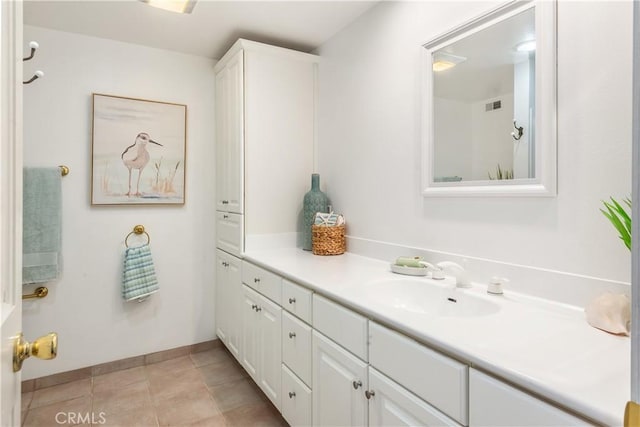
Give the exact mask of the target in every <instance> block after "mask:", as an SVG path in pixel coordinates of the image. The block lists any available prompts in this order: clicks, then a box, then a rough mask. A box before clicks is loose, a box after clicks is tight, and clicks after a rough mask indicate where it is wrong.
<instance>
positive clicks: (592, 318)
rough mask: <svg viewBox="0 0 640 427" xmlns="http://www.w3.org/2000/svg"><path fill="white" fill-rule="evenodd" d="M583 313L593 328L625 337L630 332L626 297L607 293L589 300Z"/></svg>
mask: <svg viewBox="0 0 640 427" xmlns="http://www.w3.org/2000/svg"><path fill="white" fill-rule="evenodd" d="M584 311H585V314H586V315H587V322H588V323H589V324H590V325H591V326H593V327H594V328H598V329H602V330H603V331H607V332H610V333H612V334H619V335H627V336H628V335H629V332H630V331H631V301H630V300H629V297H628V296H627V295H624V294H612V293H610V292H607V293H605V294H602V295H599V296H597V297H596V298H594V299H593V300H591V302H590V303H589V305H587V308H585V310H584Z"/></svg>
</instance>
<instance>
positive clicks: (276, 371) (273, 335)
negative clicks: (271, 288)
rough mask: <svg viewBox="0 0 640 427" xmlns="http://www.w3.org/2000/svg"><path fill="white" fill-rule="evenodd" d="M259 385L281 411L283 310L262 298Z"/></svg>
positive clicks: (260, 304) (260, 305)
mask: <svg viewBox="0 0 640 427" xmlns="http://www.w3.org/2000/svg"><path fill="white" fill-rule="evenodd" d="M257 310H258V315H259V317H260V332H259V345H258V354H259V359H258V360H259V364H258V378H260V380H259V382H258V385H259V386H260V388H261V389H262V391H263V392H264V394H266V395H267V397H268V398H269V400H271V402H272V403H273V404H274V406H275V407H276V408H278V409H280V397H281V395H280V392H281V384H282V332H281V330H282V309H281V308H280V306H279V305H277V304H274V303H273V302H271V301H269V300H268V299H267V298H265V297H263V296H260V299H259V303H258V309H257Z"/></svg>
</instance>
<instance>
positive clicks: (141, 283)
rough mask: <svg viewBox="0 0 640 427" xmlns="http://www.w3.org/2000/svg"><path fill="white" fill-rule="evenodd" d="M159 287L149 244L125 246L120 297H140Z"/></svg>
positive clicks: (132, 298) (129, 299) (131, 298)
mask: <svg viewBox="0 0 640 427" xmlns="http://www.w3.org/2000/svg"><path fill="white" fill-rule="evenodd" d="M159 289H160V287H159V286H158V280H157V279H156V271H155V268H154V267H153V259H152V258H151V249H150V248H149V245H148V244H147V245H143V246H138V247H131V248H127V250H126V252H125V254H124V270H123V274H122V298H124V299H125V300H126V301H131V300H134V299H141V298H144V297H146V296H148V295H151V294H152V293H154V292H157V291H158V290H159Z"/></svg>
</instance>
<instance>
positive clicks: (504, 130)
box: [422, 0, 557, 196]
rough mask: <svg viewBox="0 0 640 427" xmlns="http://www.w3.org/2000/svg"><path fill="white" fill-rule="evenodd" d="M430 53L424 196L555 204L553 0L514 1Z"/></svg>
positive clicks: (427, 48)
mask: <svg viewBox="0 0 640 427" xmlns="http://www.w3.org/2000/svg"><path fill="white" fill-rule="evenodd" d="M423 48H424V49H423V58H424V60H423V67H424V73H423V76H424V82H425V84H424V91H423V102H424V104H423V105H424V108H423V114H422V116H423V117H422V119H423V167H422V169H423V194H424V195H425V196H510V195H512V196H555V195H556V185H557V184H556V173H557V161H556V139H557V132H556V104H557V102H556V56H557V55H556V52H557V47H556V3H555V1H545V0H541V1H522V0H520V1H511V2H508V3H506V4H504V5H502V6H500V7H498V8H496V9H494V10H492V11H490V12H488V13H487V14H484V15H482V16H480V17H478V18H476V19H473V20H471V21H469V22H467V23H465V24H462V25H460V26H458V27H456V28H454V29H452V30H451V31H449V32H447V33H445V34H443V35H440V36H438V37H436V38H434V39H433V40H431V41H429V42H427V43H426V44H424V45H423Z"/></svg>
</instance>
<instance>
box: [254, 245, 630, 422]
mask: <svg viewBox="0 0 640 427" xmlns="http://www.w3.org/2000/svg"><path fill="white" fill-rule="evenodd" d="M244 258H245V259H247V260H249V261H251V262H253V263H255V264H258V265H260V266H262V267H264V268H267V269H269V270H271V271H273V272H275V273H278V274H279V275H281V276H283V277H285V278H288V279H290V280H292V281H295V282H297V283H299V284H301V285H304V286H306V287H309V288H311V289H313V290H314V291H316V292H318V293H321V294H323V295H325V296H327V297H329V298H332V299H334V300H336V301H338V302H340V303H342V304H344V305H346V306H348V307H351V308H353V309H354V310H356V311H359V312H361V313H363V314H365V315H367V316H368V317H370V318H371V319H373V320H376V321H379V322H380V323H382V324H386V325H388V326H391V327H392V328H394V329H397V330H399V331H401V332H404V333H405V334H407V335H409V336H411V337H413V338H415V339H417V340H418V341H421V342H424V343H425V344H428V345H430V346H433V347H435V348H437V349H440V350H442V351H444V352H446V353H448V354H450V355H452V356H454V357H456V358H458V359H460V360H463V361H466V362H468V363H470V364H473V365H474V366H476V367H479V368H482V369H484V370H486V371H488V372H491V373H494V374H495V375H497V376H499V377H502V378H503V379H505V380H508V381H510V382H512V383H514V384H517V385H519V386H521V387H523V388H525V389H528V390H530V391H532V392H535V393H538V394H540V395H542V396H546V397H548V398H549V399H551V400H553V401H555V402H557V403H558V404H559V405H561V406H565V407H566V408H568V409H570V410H573V411H575V412H577V413H580V414H583V415H584V416H586V417H588V418H591V419H593V420H595V421H597V422H599V423H603V424H606V425H611V426H618V425H622V424H623V415H624V407H625V404H626V402H627V401H628V400H629V397H630V352H631V347H630V339H629V338H628V337H620V336H615V335H611V334H608V333H605V332H602V331H599V330H597V329H594V328H592V327H591V326H589V325H588V324H587V322H586V320H585V317H584V313H583V311H582V310H581V309H578V308H576V307H571V306H567V305H561V304H557V303H553V302H551V301H545V300H540V299H535V298H531V297H527V296H524V295H521V294H515V293H510V292H509V290H508V288H507V290H505V294H504V296H490V295H487V294H486V288H485V287H483V286H480V285H474V287H473V288H471V289H464V290H463V289H455V287H454V286H453V285H451V286H450V287H449V288H450V289H451V290H450V291H449V292H461V293H473V294H475V296H477V297H478V298H481V299H486V300H488V301H491V302H495V303H496V304H498V305H499V306H500V309H499V310H498V311H497V312H496V313H492V314H487V315H482V316H474V317H433V316H427V315H425V314H424V313H420V312H418V311H408V310H406V309H402V308H395V307H393V306H392V305H390V304H388V303H384V302H379V301H377V300H376V299H374V298H371V297H370V294H371V292H368V289H369V290H370V289H371V288H370V287H371V286H372V284H371V282H373V281H376V280H378V279H384V278H400V279H401V278H403V277H406V276H400V275H397V274H394V273H392V272H391V271H390V269H389V263H385V262H382V261H378V260H374V259H371V258H365V257H362V256H359V255H354V254H350V253H346V254H344V255H340V256H314V255H313V254H311V253H310V252H306V251H303V250H301V249H293V248H290V249H275V250H268V251H266V250H265V251H254V252H250V253H246V254H245V255H244ZM415 279H416V280H424V281H425V286H430V285H432V286H433V283H434V282H431V281H430V279H426V278H415ZM441 286H442V285H441Z"/></svg>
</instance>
